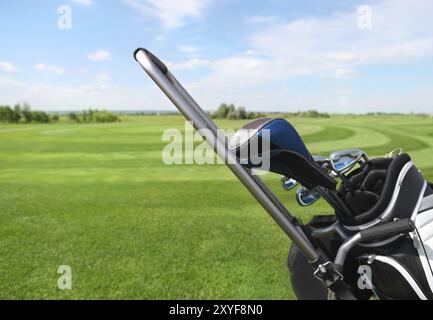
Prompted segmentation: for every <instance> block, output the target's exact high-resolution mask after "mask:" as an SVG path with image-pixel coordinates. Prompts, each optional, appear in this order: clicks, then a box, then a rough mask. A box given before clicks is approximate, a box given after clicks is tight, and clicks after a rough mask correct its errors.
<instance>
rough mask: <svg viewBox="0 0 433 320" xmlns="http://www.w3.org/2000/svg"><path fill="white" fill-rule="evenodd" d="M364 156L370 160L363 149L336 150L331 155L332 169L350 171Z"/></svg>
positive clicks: (342, 172)
mask: <svg viewBox="0 0 433 320" xmlns="http://www.w3.org/2000/svg"><path fill="white" fill-rule="evenodd" d="M362 158H365V159H366V160H368V157H367V154H366V153H365V152H364V151H363V150H361V149H347V150H341V151H335V152H333V153H331V155H330V156H329V160H330V162H331V166H332V170H333V171H335V172H336V173H341V174H344V173H346V172H348V171H350V170H351V169H352V168H353V167H354V166H355V165H356V164H357V163H358V162H359V161H360V160H361V159H362Z"/></svg>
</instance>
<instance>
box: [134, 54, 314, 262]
mask: <svg viewBox="0 0 433 320" xmlns="http://www.w3.org/2000/svg"><path fill="white" fill-rule="evenodd" d="M135 59H136V60H137V62H138V63H139V64H140V65H141V67H142V68H143V69H144V70H145V71H146V73H147V74H148V75H149V76H150V77H151V78H152V80H153V81H154V82H155V83H156V84H157V85H158V87H159V88H160V89H161V90H162V91H163V92H164V93H165V95H166V96H167V97H168V98H169V99H170V101H171V102H172V103H173V104H174V105H175V106H176V107H177V108H178V109H179V111H180V112H181V113H182V114H183V115H184V116H185V118H186V119H187V120H189V121H191V122H192V123H193V126H194V128H195V129H196V130H200V129H208V130H204V131H200V133H201V134H202V135H203V137H204V138H205V140H206V141H213V142H214V145H212V148H213V149H214V151H215V152H216V153H217V154H218V156H220V157H221V159H223V160H224V161H225V163H226V165H227V166H228V167H229V168H230V170H231V171H232V172H233V173H234V174H235V176H236V177H237V178H238V179H239V181H241V182H242V184H243V185H244V186H245V187H246V188H247V189H248V190H249V192H250V193H251V194H252V195H253V196H254V197H255V198H256V200H257V201H258V202H259V203H260V204H261V205H262V207H263V208H264V209H265V210H266V211H267V212H268V213H269V214H270V215H271V217H272V218H273V219H274V220H275V221H276V222H277V224H278V225H279V226H280V227H281V228H282V229H283V230H284V232H285V233H286V234H287V235H288V236H289V237H290V238H291V239H292V241H293V242H294V243H295V244H296V245H297V246H298V247H299V249H300V250H301V251H302V252H303V253H304V255H305V256H306V257H307V259H308V260H309V261H310V262H311V263H314V262H316V261H318V260H319V255H318V253H317V252H316V250H315V249H314V247H313V246H312V244H311V243H310V242H309V241H308V239H307V237H306V236H305V234H303V232H302V231H301V230H300V229H299V228H298V227H296V226H295V225H294V224H293V222H292V221H293V218H292V216H291V215H290V213H289V212H288V211H287V209H286V208H285V207H284V205H283V204H282V203H281V202H280V201H279V200H278V198H277V197H276V196H275V195H274V194H273V193H272V191H271V190H270V189H269V188H268V187H267V186H266V185H265V184H264V182H263V181H262V180H261V179H260V178H259V177H257V176H252V175H251V173H250V172H249V170H247V169H246V168H244V167H243V166H242V165H240V164H239V163H238V161H237V159H236V157H235V155H234V154H233V153H231V152H229V150H228V148H227V141H226V139H225V138H224V139H221V138H218V135H217V129H218V127H217V126H216V125H215V123H214V122H213V121H212V120H211V119H210V118H209V116H208V115H207V114H206V113H205V112H204V111H203V110H202V109H201V108H200V106H199V105H198V104H197V103H196V102H195V101H194V99H193V98H192V97H191V96H190V95H189V94H188V92H187V91H186V90H185V89H184V88H183V87H182V85H181V84H180V83H179V82H178V81H177V80H176V79H175V77H174V76H173V75H172V74H171V73H170V72H169V71H168V70H167V68H166V67H165V65H163V64H162V62H161V61H159V60H158V59H157V58H156V57H155V56H153V55H152V54H151V53H150V52H149V51H147V50H145V49H137V50H136V52H135Z"/></svg>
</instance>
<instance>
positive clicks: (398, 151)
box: [385, 148, 404, 158]
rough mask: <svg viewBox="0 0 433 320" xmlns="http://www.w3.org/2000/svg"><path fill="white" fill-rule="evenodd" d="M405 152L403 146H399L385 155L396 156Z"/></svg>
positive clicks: (387, 156) (388, 156) (386, 156)
mask: <svg viewBox="0 0 433 320" xmlns="http://www.w3.org/2000/svg"><path fill="white" fill-rule="evenodd" d="M403 152H404V151H403V148H397V149H394V150H392V151H391V152H389V153H387V154H386V155H385V158H394V157H397V156H399V155H401V154H402V153H403Z"/></svg>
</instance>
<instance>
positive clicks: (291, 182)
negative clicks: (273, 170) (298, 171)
mask: <svg viewBox="0 0 433 320" xmlns="http://www.w3.org/2000/svg"><path fill="white" fill-rule="evenodd" d="M281 185H282V186H283V189H284V190H286V191H290V190H292V189H293V188H294V187H296V186H297V185H298V181H296V180H295V179H292V178H288V177H286V176H282V177H281Z"/></svg>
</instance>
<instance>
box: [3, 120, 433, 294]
mask: <svg viewBox="0 0 433 320" xmlns="http://www.w3.org/2000/svg"><path fill="white" fill-rule="evenodd" d="M271 116H272V117H276V116H277V115H271ZM283 117H286V116H283ZM288 120H289V121H290V122H291V123H292V124H293V125H294V126H295V128H296V129H297V130H298V131H299V132H300V134H301V136H302V137H303V139H304V141H305V143H306V144H307V147H308V148H309V150H310V151H311V153H313V154H320V155H324V156H328V155H329V153H330V152H332V151H335V150H340V149H345V148H362V149H363V150H365V151H366V152H367V153H368V154H369V155H370V156H379V155H384V154H386V153H388V152H389V151H391V150H393V149H395V148H398V147H402V148H403V149H404V150H405V151H406V152H408V153H409V155H410V156H411V157H412V160H413V162H414V164H415V165H416V166H417V167H418V168H419V169H420V170H421V172H422V174H423V175H424V176H425V177H426V178H428V179H431V180H433V118H432V117H422V116H417V115H406V116H402V115H381V116H356V115H352V116H343V115H332V116H331V118H326V119H313V118H303V117H289V118H288ZM217 123H218V125H220V126H221V127H223V128H232V129H238V128H240V127H241V126H242V125H243V124H245V123H246V121H237V120H218V121H217ZM171 128H178V129H180V130H183V129H184V120H183V117H181V116H180V115H164V116H150V115H149V116H122V121H121V122H119V123H110V124H106V123H104V124H96V123H91V124H77V123H72V122H68V121H67V120H66V119H61V121H60V122H59V123H54V124H17V125H12V124H2V125H0V298H1V299H294V298H295V296H294V294H293V292H292V289H291V284H290V279H289V275H288V271H287V267H286V261H287V254H288V249H289V245H290V241H289V239H288V238H287V237H286V236H285V235H284V233H283V232H282V231H281V230H280V229H279V228H278V226H277V225H276V224H275V223H274V221H273V220H272V219H271V218H270V217H269V216H268V215H267V214H266V212H265V211H264V210H263V209H262V208H261V207H260V206H259V205H258V204H257V202H256V201H255V200H254V199H253V198H252V196H251V195H250V194H249V193H248V192H247V191H246V190H245V189H244V187H243V186H242V185H241V184H240V183H239V182H238V181H237V180H236V179H235V177H234V176H233V174H232V173H231V172H230V171H229V170H228V169H227V168H226V167H225V166H223V165H216V164H215V165H171V166H168V165H166V164H164V163H163V161H162V156H161V155H162V150H163V149H164V147H165V146H166V145H167V142H163V141H162V135H163V132H164V130H165V129H171ZM263 178H264V179H265V181H266V182H267V183H268V184H269V185H270V186H271V187H272V188H273V190H274V191H275V192H276V194H277V195H278V197H279V198H280V199H281V200H282V202H283V203H284V204H286V205H287V207H288V208H289V210H290V211H291V212H292V213H293V214H294V215H297V216H298V217H300V218H301V219H302V220H303V221H305V222H307V221H308V220H309V219H310V218H311V217H312V216H313V215H314V214H326V213H331V209H330V207H329V206H328V205H327V204H326V203H325V202H324V201H323V200H320V201H319V202H317V203H315V204H314V205H312V206H310V207H305V208H301V207H299V206H298V205H297V203H296V200H295V190H293V191H291V192H286V191H284V190H283V189H282V188H281V185H280V177H279V176H278V175H274V174H268V175H266V176H264V177H263ZM61 265H67V266H70V267H71V270H72V289H71V290H60V289H59V288H58V279H59V277H60V276H61V275H60V274H58V273H57V270H58V268H59V266H61Z"/></svg>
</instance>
